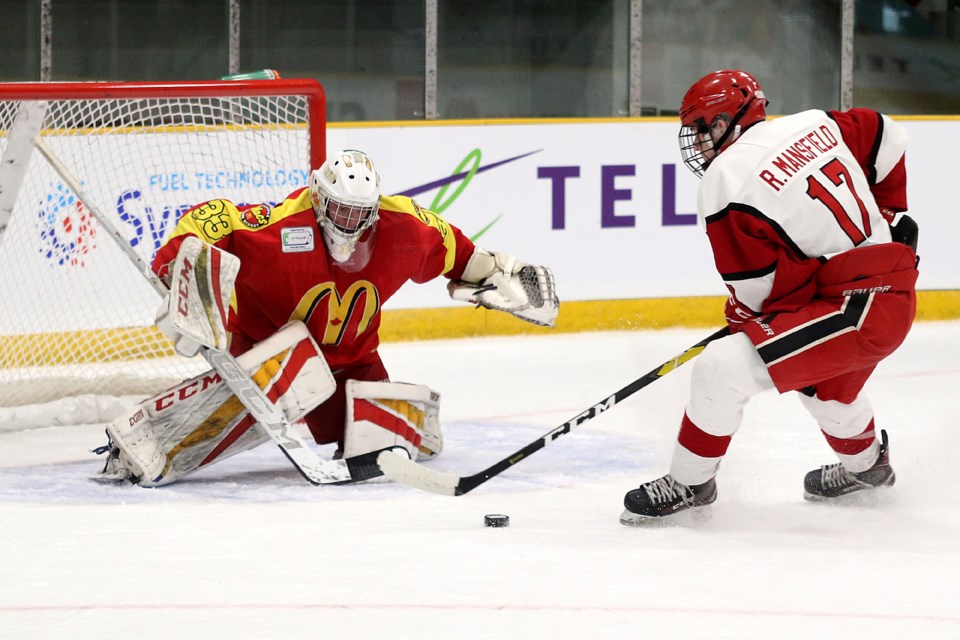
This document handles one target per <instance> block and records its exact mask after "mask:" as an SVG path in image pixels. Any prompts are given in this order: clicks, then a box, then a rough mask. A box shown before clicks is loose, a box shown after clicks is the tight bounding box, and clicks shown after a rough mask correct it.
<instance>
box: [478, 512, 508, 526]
mask: <svg viewBox="0 0 960 640" xmlns="http://www.w3.org/2000/svg"><path fill="white" fill-rule="evenodd" d="M483 526H485V527H509V526H510V516H505V515H503V514H502V513H490V514H487V515H485V516H483Z"/></svg>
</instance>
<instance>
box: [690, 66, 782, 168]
mask: <svg viewBox="0 0 960 640" xmlns="http://www.w3.org/2000/svg"><path fill="white" fill-rule="evenodd" d="M767 104H769V102H768V101H767V99H766V98H765V97H764V95H763V91H762V90H761V89H760V85H759V84H758V83H757V81H756V79H755V78H754V77H753V76H751V75H750V74H749V73H746V72H745V71H727V70H724V71H714V72H713V73H710V74H707V75H706V76H704V77H702V78H700V79H699V80H697V81H696V82H695V83H694V85H693V86H692V87H690V89H689V90H688V91H687V95H685V96H684V97H683V102H682V103H681V105H680V134H679V136H678V137H679V141H680V155H681V156H682V157H683V163H684V164H686V165H687V167H688V168H689V169H690V170H691V171H693V172H694V173H695V174H697V175H698V176H702V175H703V172H704V171H706V169H707V167H708V166H710V163H711V162H712V161H713V159H714V158H716V157H717V156H718V155H720V153H722V152H723V151H724V150H725V149H727V147H729V146H730V145H731V144H733V143H734V142H735V141H736V140H737V138H739V137H740V134H741V133H743V132H744V131H746V130H747V128H748V127H750V125H753V124H756V123H757V122H760V121H762V120H766V118H767V112H766V108H767Z"/></svg>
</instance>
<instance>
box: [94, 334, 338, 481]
mask: <svg viewBox="0 0 960 640" xmlns="http://www.w3.org/2000/svg"><path fill="white" fill-rule="evenodd" d="M237 362H238V363H239V364H240V365H241V366H242V367H243V368H245V369H247V370H248V371H251V374H252V377H253V379H254V380H255V381H256V382H257V384H258V385H259V386H260V387H261V388H263V389H264V390H265V391H266V393H267V396H268V397H269V398H270V399H271V400H272V401H274V402H276V404H277V406H278V408H280V409H281V410H282V411H283V412H284V414H285V415H286V417H287V419H289V420H290V421H292V422H295V421H297V420H299V419H300V418H302V417H303V416H304V415H305V414H306V413H307V412H309V411H311V410H312V409H314V408H315V407H316V406H318V405H320V404H321V403H322V402H323V401H325V400H326V399H327V398H329V397H330V395H332V394H333V392H334V390H335V389H336V383H335V382H334V379H333V374H332V373H331V372H330V368H329V367H328V366H327V363H326V360H324V358H323V356H322V355H321V354H320V350H319V348H318V347H317V345H316V343H315V342H314V341H313V339H312V338H311V337H310V335H309V333H308V332H307V329H306V327H305V326H304V325H303V323H300V322H296V323H291V324H289V325H287V326H286V327H284V328H283V329H281V330H280V331H278V332H277V333H276V334H274V335H273V336H271V337H270V338H268V339H267V340H264V341H263V342H261V343H259V344H257V345H256V346H254V347H253V348H252V349H251V350H250V351H248V352H246V353H245V354H243V355H241V356H240V357H239V358H237ZM255 424H256V423H255V421H254V419H253V418H252V416H250V414H249V413H248V412H247V410H246V407H244V405H243V403H242V402H240V400H239V399H238V398H237V397H236V396H234V395H233V394H232V392H231V391H230V389H229V388H228V387H227V386H226V384H224V383H223V381H222V380H221V379H220V376H219V375H218V374H216V373H215V372H213V371H210V372H208V373H206V374H203V375H200V376H197V377H196V378H193V379H191V380H187V381H186V382H183V383H181V384H179V385H177V386H176V387H173V388H172V389H170V390H168V391H165V392H163V393H161V394H159V395H157V396H154V397H153V398H150V399H148V400H145V401H144V402H142V403H141V404H139V405H137V406H136V407H134V408H133V409H132V410H131V411H130V412H129V413H128V414H126V415H124V416H121V417H120V418H118V419H117V420H115V421H114V422H113V423H111V424H110V425H108V427H107V436H108V438H109V439H110V443H109V448H110V456H109V458H108V460H107V464H106V466H105V468H104V471H103V472H101V475H100V478H101V479H108V480H115V479H118V476H122V475H123V474H124V473H125V474H126V477H127V479H129V480H132V481H133V482H136V483H138V484H141V485H142V486H160V485H164V484H169V483H171V482H173V481H175V480H178V479H180V478H183V477H184V476H187V475H189V474H191V473H193V472H195V471H196V470H197V469H199V468H201V467H204V466H207V465H209V464H211V463H213V462H215V461H217V462H219V461H220V460H225V459H226V458H229V457H230V456H232V455H235V454H237V453H240V452H241V451H246V450H247V449H250V448H253V447H255V446H257V445H259V444H261V443H263V442H265V441H267V440H268V439H269V438H268V437H267V436H266V435H265V434H263V433H262V432H261V431H260V429H257V428H253V427H254V425H255Z"/></svg>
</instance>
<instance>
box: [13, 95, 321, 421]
mask: <svg viewBox="0 0 960 640" xmlns="http://www.w3.org/2000/svg"><path fill="white" fill-rule="evenodd" d="M35 136H40V138H41V139H42V141H43V142H44V143H45V145H46V148H48V149H49V150H50V151H51V152H52V153H53V154H54V155H55V156H56V157H57V158H58V159H59V160H60V161H61V163H62V164H63V165H64V166H65V167H66V169H67V170H68V171H69V172H70V173H71V174H72V175H73V176H74V178H75V179H76V180H77V181H78V182H79V184H80V186H81V187H82V190H83V191H84V193H85V194H86V195H87V197H88V199H89V201H90V202H91V203H92V206H94V207H95V208H97V209H99V210H100V211H101V212H103V213H105V214H106V215H107V216H108V217H109V218H111V219H112V220H113V223H114V226H116V227H117V228H118V229H119V230H120V232H121V235H122V236H125V240H126V242H128V243H129V245H130V246H131V247H133V248H134V249H135V251H136V252H137V253H138V254H139V255H140V256H141V257H142V258H143V259H144V260H145V261H146V262H147V263H148V264H149V263H150V262H151V261H152V260H153V256H154V255H155V253H156V251H157V249H158V248H159V246H160V244H161V242H162V241H163V240H164V238H165V236H166V234H167V233H168V232H169V231H170V230H171V229H172V228H173V226H174V224H175V223H176V221H177V219H178V218H179V217H180V216H181V215H182V214H183V213H184V212H185V211H186V210H187V209H189V208H190V207H192V206H193V205H195V204H198V203H202V202H205V201H207V200H210V199H213V198H227V199H230V200H233V201H234V202H237V203H252V202H276V201H278V200H280V199H282V198H283V197H284V196H286V195H287V194H288V193H290V192H291V191H293V190H295V189H296V188H299V187H302V186H305V185H306V184H307V180H308V176H309V173H310V170H311V168H315V167H317V166H319V165H320V164H321V163H322V161H323V159H324V156H325V101H324V95H323V90H322V88H321V87H320V85H319V84H318V83H317V82H315V81H313V80H279V79H278V80H251V81H206V82H175V83H174V82H170V83H150V84H146V83H107V82H83V83H16V84H0V430H3V429H16V428H25V427H29V426H39V425H44V424H51V423H59V424H72V423H79V422H99V421H103V420H109V419H111V417H112V416H111V415H109V414H111V413H112V412H115V411H116V410H117V409H118V408H119V407H120V406H122V404H123V403H124V402H126V401H128V400H129V398H130V397H133V396H140V397H143V396H146V395H149V394H151V393H156V392H158V391H160V390H162V389H164V388H167V387H169V386H171V385H173V384H176V383H177V382H180V381H182V380H184V379H185V378H187V377H189V376H191V375H195V374H196V373H199V372H200V371H202V370H204V369H205V368H207V367H206V362H205V361H204V360H203V359H202V358H194V359H190V360H188V359H184V358H180V357H178V356H176V355H175V354H174V353H173V350H172V347H171V345H170V343H169V341H168V340H167V339H166V338H164V337H163V335H162V334H160V333H159V332H158V331H157V330H156V329H155V327H154V314H155V312H156V310H157V307H158V306H159V302H160V299H159V297H158V296H157V293H156V292H155V290H154V289H153V288H152V287H151V286H150V285H149V284H148V283H147V282H146V280H145V279H144V277H143V276H142V275H141V273H140V272H138V270H137V268H136V267H135V266H134V265H133V264H132V262H131V260H130V259H129V257H128V256H126V255H125V254H124V252H123V251H121V250H120V249H119V248H118V247H117V244H116V241H115V240H114V238H111V237H109V236H108V234H107V232H106V231H104V230H103V229H101V228H100V227H99V225H98V224H97V221H96V220H94V219H93V216H92V215H91V213H90V211H88V210H87V208H86V207H85V206H84V204H83V203H82V202H80V200H79V199H78V198H77V195H76V194H75V193H74V192H73V190H72V189H71V188H70V187H69V186H68V185H67V184H66V183H65V182H64V181H63V180H61V178H60V177H59V176H58V174H57V173H56V172H55V171H54V170H53V168H52V166H51V165H50V163H49V162H48V161H47V160H46V158H45V157H44V156H42V155H41V154H40V153H38V152H37V150H36V147H35V144H34V139H35ZM115 398H122V399H123V400H121V401H119V402H118V401H116V400H111V399H115Z"/></svg>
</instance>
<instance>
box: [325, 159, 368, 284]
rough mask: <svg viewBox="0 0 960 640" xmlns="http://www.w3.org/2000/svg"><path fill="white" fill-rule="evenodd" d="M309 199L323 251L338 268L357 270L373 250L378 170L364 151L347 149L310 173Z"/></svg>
mask: <svg viewBox="0 0 960 640" xmlns="http://www.w3.org/2000/svg"><path fill="white" fill-rule="evenodd" d="M310 200H311V202H312V203H313V211H314V214H315V215H316V218H317V224H318V225H319V227H320V231H321V233H322V235H323V242H324V244H325V245H326V247H327V251H328V252H329V253H330V257H332V258H333V259H334V260H335V261H336V262H337V263H338V264H339V265H340V266H341V267H342V268H344V269H345V270H347V271H359V270H360V269H362V268H363V267H365V266H366V265H367V262H368V261H369V260H370V254H371V252H372V250H373V240H374V236H375V232H376V222H377V219H378V217H379V215H378V210H379V208H380V174H378V173H377V170H376V169H375V168H374V166H373V161H372V160H370V158H369V156H367V154H365V153H363V152H362V151H356V150H353V149H347V150H345V151H341V152H338V153H336V154H334V155H331V156H330V158H329V159H327V161H326V162H324V163H323V165H321V167H320V168H319V169H317V170H316V171H314V172H313V173H312V174H310Z"/></svg>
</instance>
